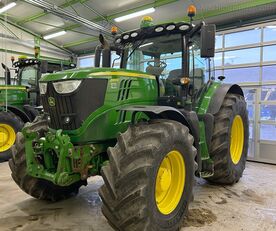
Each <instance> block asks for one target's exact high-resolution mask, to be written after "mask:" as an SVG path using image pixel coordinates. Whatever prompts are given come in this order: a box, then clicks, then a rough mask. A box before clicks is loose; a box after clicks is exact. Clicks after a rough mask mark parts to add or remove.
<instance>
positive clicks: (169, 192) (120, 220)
mask: <svg viewBox="0 0 276 231" xmlns="http://www.w3.org/2000/svg"><path fill="white" fill-rule="evenodd" d="M193 141H194V139H193V137H192V136H191V135H190V134H189V129H188V128H187V127H186V126H184V125H182V124H180V123H178V122H175V121H168V120H157V121H151V122H150V123H141V124H137V125H131V126H130V127H129V128H128V130H127V131H126V132H125V133H123V134H120V135H119V137H118V142H117V144H116V146H115V147H114V148H109V149H108V155H109V160H110V162H109V164H108V165H107V166H104V167H103V168H102V176H103V179H104V182H105V185H103V186H102V187H101V189H100V196H101V198H102V201H103V206H102V212H103V214H104V215H105V217H106V218H107V220H108V222H109V223H110V224H111V226H112V227H113V228H115V229H116V230H120V231H165V230H166V231H175V230H178V229H179V227H180V225H181V223H182V220H183V217H184V215H185V212H186V211H187V209H188V204H189V202H190V200H191V199H192V189H193V184H194V173H195V162H194V159H195V156H196V149H195V148H194V147H193Z"/></svg>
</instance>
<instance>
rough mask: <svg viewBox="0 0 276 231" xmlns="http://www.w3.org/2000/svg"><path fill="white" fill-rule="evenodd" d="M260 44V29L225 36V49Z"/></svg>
mask: <svg viewBox="0 0 276 231" xmlns="http://www.w3.org/2000/svg"><path fill="white" fill-rule="evenodd" d="M260 42H261V30H260V28H256V29H254V30H247V31H242V32H236V33H231V34H226V35H225V47H234V46H242V45H249V44H254V43H260Z"/></svg>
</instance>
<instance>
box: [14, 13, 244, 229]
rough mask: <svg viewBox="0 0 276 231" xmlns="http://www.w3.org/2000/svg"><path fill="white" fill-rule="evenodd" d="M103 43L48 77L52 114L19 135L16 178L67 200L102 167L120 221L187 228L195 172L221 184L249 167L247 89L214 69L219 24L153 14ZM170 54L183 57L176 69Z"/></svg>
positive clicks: (106, 208) (109, 209) (107, 196)
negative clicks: (79, 63)
mask: <svg viewBox="0 0 276 231" xmlns="http://www.w3.org/2000/svg"><path fill="white" fill-rule="evenodd" d="M100 42H101V45H99V46H98V47H97V48H96V52H95V68H85V69H75V70H68V71H62V72H58V73H54V74H49V75H45V76H44V77H42V79H41V80H40V93H41V98H42V103H43V108H44V115H43V116H40V117H38V118H37V119H36V120H35V121H34V122H33V123H28V124H26V126H25V127H24V129H23V130H22V132H19V133H18V134H17V140H16V144H15V146H14V148H13V156H12V159H11V160H10V162H9V164H10V168H11V171H12V177H13V179H14V181H15V182H16V183H17V184H18V185H19V187H20V188H21V189H22V190H23V191H25V192H26V193H28V194H29V195H31V196H33V197H35V198H38V199H41V200H50V201H57V200H60V199H64V198H68V197H70V196H72V195H75V194H77V193H78V190H79V188H80V186H82V185H86V184H87V178H88V177H89V176H93V175H96V174H100V175H102V177H103V179H104V185H103V186H102V187H101V188H100V190H99V194H100V197H101V198H102V202H103V204H102V212H103V214H104V215H105V217H106V218H107V220H108V222H109V223H110V224H111V226H112V227H113V228H114V229H115V230H121V231H130V230H131V231H142V230H145V231H165V230H166V231H168V230H171V231H175V230H178V228H179V227H180V225H181V223H182V219H183V217H184V215H185V213H186V211H187V209H188V204H189V202H190V201H191V199H192V190H193V185H194V176H195V175H196V176H198V177H202V178H205V179H206V180H208V181H211V182H215V183H221V184H233V183H236V182H237V181H238V180H239V179H240V177H241V176H242V173H243V170H244V168H245V162H246V156H247V148H248V116H247V110H246V103H245V100H244V96H243V91H242V89H241V88H240V87H239V86H238V85H226V84H222V83H221V82H215V81H214V80H213V78H212V75H211V68H210V67H211V64H210V58H212V57H213V56H214V49H215V26H214V25H205V24H204V23H203V22H202V23H199V24H198V25H196V26H194V25H193V24H192V23H185V22H180V23H166V24H162V25H153V23H152V21H151V19H150V18H149V17H147V18H145V19H144V20H143V23H142V27H141V28H140V29H137V30H133V31H129V32H126V33H123V34H121V35H117V36H115V39H114V44H111V45H110V44H109V43H108V42H107V41H106V40H105V39H104V37H103V36H101V35H100ZM114 52H116V54H117V55H119V59H120V68H119V69H115V68H112V66H113V63H114V61H113V62H111V54H112V53H114ZM168 54H170V55H171V54H173V55H178V56H180V57H181V62H180V63H179V66H177V64H175V65H174V67H175V68H174V70H171V71H169V72H167V70H166V66H168V64H169V62H168V61H166V56H167V55H168ZM101 58H102V60H101ZM205 62H206V63H207V67H205ZM100 64H101V67H100ZM161 77H162V78H161ZM220 79H221V80H222V79H223V77H221V78H220ZM205 80H207V81H205ZM87 99H89V100H88V101H87Z"/></svg>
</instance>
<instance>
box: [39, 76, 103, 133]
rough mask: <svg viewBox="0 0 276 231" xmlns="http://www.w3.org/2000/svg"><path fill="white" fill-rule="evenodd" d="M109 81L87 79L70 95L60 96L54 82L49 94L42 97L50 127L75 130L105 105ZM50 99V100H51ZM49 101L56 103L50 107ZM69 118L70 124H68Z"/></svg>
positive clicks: (48, 91) (49, 84)
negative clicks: (67, 119)
mask: <svg viewBox="0 0 276 231" xmlns="http://www.w3.org/2000/svg"><path fill="white" fill-rule="evenodd" d="M106 87H107V79H85V80H83V81H82V83H81V85H80V87H79V88H78V89H77V90H76V91H75V92H73V93H70V94H58V93H57V92H56V91H55V89H54V86H53V84H52V82H49V83H48V86H47V93H46V94H45V95H42V96H41V100H42V105H43V108H44V112H45V114H47V115H49V116H50V121H49V127H50V128H53V129H63V130H75V129H77V128H79V127H80V126H81V124H82V123H83V121H84V120H85V119H86V118H87V117H88V116H89V115H90V114H91V113H92V112H94V111H95V110H96V109H98V108H99V107H101V106H102V105H103V104H104V98H105V92H106ZM49 98H50V100H49ZM49 101H52V102H53V101H54V106H53V103H52V105H51V106H50V105H49ZM66 118H69V119H70V120H69V122H68V121H67V122H66Z"/></svg>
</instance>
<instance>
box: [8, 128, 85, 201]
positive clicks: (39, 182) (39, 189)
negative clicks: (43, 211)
mask: <svg viewBox="0 0 276 231" xmlns="http://www.w3.org/2000/svg"><path fill="white" fill-rule="evenodd" d="M9 166H10V169H11V176H12V178H13V180H14V181H15V182H16V184H17V185H18V186H19V187H20V188H21V189H22V190H23V191H24V192H25V193H27V194H29V195H31V196H32V197H34V198H37V199H40V200H46V201H59V200H63V199H67V198H69V197H71V196H75V195H77V194H78V191H79V188H80V187H81V185H83V184H84V183H83V182H76V183H75V184H72V185H70V186H65V187H61V186H58V185H54V184H53V183H52V182H50V181H47V180H44V179H39V178H35V177H32V176H30V175H28V173H27V171H26V168H27V166H26V155H25V147H24V136H23V134H22V133H21V132H18V133H17V138H16V142H15V145H14V146H13V147H12V158H11V159H10V160H9Z"/></svg>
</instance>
